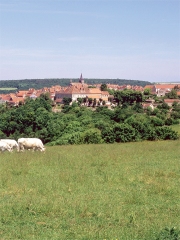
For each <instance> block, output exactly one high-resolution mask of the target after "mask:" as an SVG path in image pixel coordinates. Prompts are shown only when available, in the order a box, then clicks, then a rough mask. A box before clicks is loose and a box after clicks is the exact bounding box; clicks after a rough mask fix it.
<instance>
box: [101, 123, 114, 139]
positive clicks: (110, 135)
mask: <svg viewBox="0 0 180 240" xmlns="http://www.w3.org/2000/svg"><path fill="white" fill-rule="evenodd" d="M101 135H102V139H103V140H104V142H105V143H114V142H115V133H114V130H113V127H106V128H104V129H103V130H102V131H101Z"/></svg>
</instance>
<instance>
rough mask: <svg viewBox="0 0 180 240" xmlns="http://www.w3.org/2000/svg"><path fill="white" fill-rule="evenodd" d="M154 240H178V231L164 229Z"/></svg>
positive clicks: (179, 232)
mask: <svg viewBox="0 0 180 240" xmlns="http://www.w3.org/2000/svg"><path fill="white" fill-rule="evenodd" d="M156 240H180V231H178V230H177V229H175V228H170V229H169V228H164V229H163V230H161V232H160V233H159V236H158V237H157V238H156Z"/></svg>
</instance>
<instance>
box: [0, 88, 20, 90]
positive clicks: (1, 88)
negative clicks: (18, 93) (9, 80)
mask: <svg viewBox="0 0 180 240" xmlns="http://www.w3.org/2000/svg"><path fill="white" fill-rule="evenodd" d="M16 89H17V88H0V90H16Z"/></svg>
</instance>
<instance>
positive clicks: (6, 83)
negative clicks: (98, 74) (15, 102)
mask: <svg viewBox="0 0 180 240" xmlns="http://www.w3.org/2000/svg"><path fill="white" fill-rule="evenodd" d="M70 80H72V81H73V82H78V81H79V78H72V79H69V78H52V79H24V80H1V81H0V93H8V92H15V91H17V90H28V89H29V88H34V89H41V88H43V87H51V86H55V85H60V86H68V85H69V83H70ZM84 81H85V83H87V84H100V83H106V84H107V83H111V84H118V85H127V84H129V85H133V86H135V85H137V86H142V87H144V86H146V85H151V84H152V83H151V82H148V81H141V80H127V79H92V78H84ZM8 88H10V89H9V90H8ZM12 88H14V90H12Z"/></svg>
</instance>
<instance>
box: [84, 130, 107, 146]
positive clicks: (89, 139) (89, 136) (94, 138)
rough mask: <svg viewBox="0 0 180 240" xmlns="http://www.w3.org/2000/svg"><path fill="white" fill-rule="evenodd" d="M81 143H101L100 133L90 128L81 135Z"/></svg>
mask: <svg viewBox="0 0 180 240" xmlns="http://www.w3.org/2000/svg"><path fill="white" fill-rule="evenodd" d="M82 142H83V143H88V144H90V143H102V142H103V141H102V137H101V131H100V130H99V129H97V128H91V129H88V130H87V131H85V132H84V133H83V134H82Z"/></svg>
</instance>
